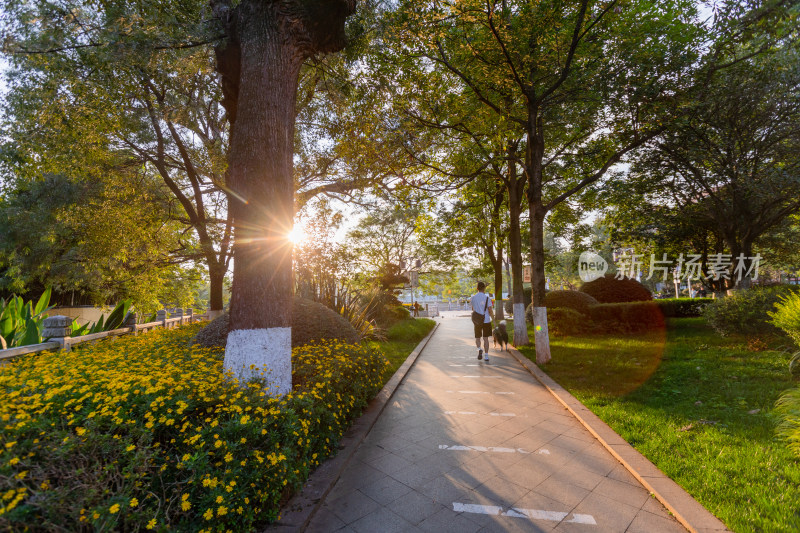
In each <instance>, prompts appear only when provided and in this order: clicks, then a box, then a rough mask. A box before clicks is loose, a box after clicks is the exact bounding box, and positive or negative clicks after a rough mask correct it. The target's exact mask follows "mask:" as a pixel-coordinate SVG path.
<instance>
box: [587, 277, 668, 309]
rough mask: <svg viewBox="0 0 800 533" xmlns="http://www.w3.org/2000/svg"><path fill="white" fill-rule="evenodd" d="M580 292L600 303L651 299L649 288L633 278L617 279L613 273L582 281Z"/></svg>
mask: <svg viewBox="0 0 800 533" xmlns="http://www.w3.org/2000/svg"><path fill="white" fill-rule="evenodd" d="M580 291H581V292H585V293H586V294H588V295H589V296H592V297H593V298H594V299H595V300H597V301H598V302H600V303H603V304H606V303H621V302H645V301H649V300H652V299H653V295H652V294H651V293H650V290H649V289H648V288H647V287H645V286H644V285H642V284H641V283H639V282H638V281H636V280H635V279H630V278H622V279H617V278H616V277H614V275H613V274H606V275H605V276H603V277H601V278H597V279H596V280H593V281H590V282H588V283H584V284H583V285H582V286H581V288H580Z"/></svg>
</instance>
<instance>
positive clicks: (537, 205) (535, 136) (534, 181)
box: [525, 112, 550, 365]
mask: <svg viewBox="0 0 800 533" xmlns="http://www.w3.org/2000/svg"><path fill="white" fill-rule="evenodd" d="M543 157H544V134H543V130H542V119H541V118H540V117H537V115H536V113H534V112H531V113H530V116H529V119H528V145H527V148H526V153H525V163H526V167H527V168H526V171H527V173H528V213H529V215H530V224H531V289H532V291H531V292H532V295H531V296H532V300H533V302H532V306H533V327H534V342H535V345H536V363H537V364H540V365H541V364H545V363H547V362H549V361H550V337H549V334H548V330H547V309H546V308H545V306H544V294H545V284H546V279H545V274H544V217H545V215H546V214H547V213H546V211H545V209H544V205H543V203H542V159H543Z"/></svg>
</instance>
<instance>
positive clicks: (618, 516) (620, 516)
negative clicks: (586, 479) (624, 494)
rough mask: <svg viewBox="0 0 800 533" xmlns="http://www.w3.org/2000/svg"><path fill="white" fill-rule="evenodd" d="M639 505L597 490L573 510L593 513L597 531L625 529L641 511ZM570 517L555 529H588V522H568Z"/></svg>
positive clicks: (587, 513) (583, 530) (584, 513)
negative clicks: (627, 502) (628, 503)
mask: <svg viewBox="0 0 800 533" xmlns="http://www.w3.org/2000/svg"><path fill="white" fill-rule="evenodd" d="M639 507H640V506H636V507H633V506H631V505H627V504H624V503H621V502H618V501H615V500H612V499H611V498H607V497H605V496H603V495H602V494H600V493H599V492H598V491H595V492H592V493H591V494H589V495H588V496H587V497H586V498H585V499H584V500H583V501H582V502H581V503H579V504H578V505H577V506H575V508H574V509H572V512H573V513H577V514H583V515H591V516H592V517H593V518H594V520H595V521H596V522H597V528H596V530H597V531H625V530H626V529H627V528H628V526H629V525H630V524H631V522H633V518H634V517H635V516H636V513H638V512H639ZM570 519H571V518H570V517H568V518H567V519H566V520H565V521H562V522H561V523H560V524H558V526H556V528H555V531H582V532H585V531H586V528H587V526H586V524H577V523H574V522H568V520H570Z"/></svg>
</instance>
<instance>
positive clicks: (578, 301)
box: [544, 291, 600, 317]
mask: <svg viewBox="0 0 800 533" xmlns="http://www.w3.org/2000/svg"><path fill="white" fill-rule="evenodd" d="M598 303H600V302H598V301H597V300H595V299H594V298H593V297H592V296H590V295H588V294H586V293H585V292H580V291H550V292H548V293H547V294H545V296H544V306H545V307H547V308H548V309H573V310H575V311H577V312H579V313H581V314H583V315H588V314H589V307H591V306H593V305H597V304H598ZM549 316H550V314H549V311H548V317H549Z"/></svg>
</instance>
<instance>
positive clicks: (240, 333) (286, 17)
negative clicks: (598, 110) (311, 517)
mask: <svg viewBox="0 0 800 533" xmlns="http://www.w3.org/2000/svg"><path fill="white" fill-rule="evenodd" d="M354 8H355V0H328V1H323V0H317V1H310V0H284V1H273V2H264V1H262V0H243V1H241V2H240V3H238V5H236V7H232V2H219V3H216V4H214V12H215V14H216V15H217V17H219V18H220V19H221V20H222V22H223V25H224V27H225V29H226V32H227V36H228V40H227V42H226V43H225V44H224V45H221V47H220V48H218V49H217V68H218V70H219V71H220V73H221V74H222V86H223V95H224V99H223V105H224V106H225V109H226V110H227V112H228V117H229V120H230V121H231V133H230V148H229V151H228V180H229V182H228V188H229V209H230V210H231V213H232V214H233V223H234V246H233V254H234V258H235V261H234V267H233V287H232V295H231V312H230V333H229V334H228V342H227V346H226V348H225V361H224V370H225V371H226V372H232V373H233V376H234V377H235V378H236V379H238V380H239V381H240V382H244V381H247V380H249V379H252V378H259V377H263V378H265V383H266V386H267V387H269V390H268V393H269V394H274V395H282V394H286V393H288V392H291V389H292V365H291V325H292V305H291V302H292V245H291V243H290V242H289V240H288V233H289V231H290V230H291V227H292V222H293V218H294V216H293V215H294V212H293V210H294V179H293V172H292V156H293V143H294V120H295V99H296V93H297V79H298V74H299V72H300V67H301V65H302V63H303V61H304V60H305V58H307V57H309V56H311V55H313V54H315V53H319V52H321V53H325V52H332V51H336V50H339V49H341V48H342V47H343V46H344V21H345V18H346V17H347V16H348V15H350V14H351V13H352V12H353V10H354Z"/></svg>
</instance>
